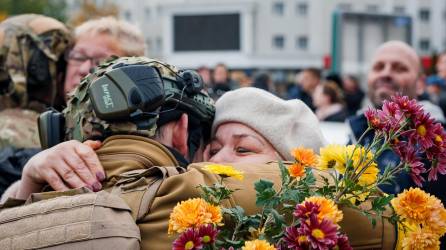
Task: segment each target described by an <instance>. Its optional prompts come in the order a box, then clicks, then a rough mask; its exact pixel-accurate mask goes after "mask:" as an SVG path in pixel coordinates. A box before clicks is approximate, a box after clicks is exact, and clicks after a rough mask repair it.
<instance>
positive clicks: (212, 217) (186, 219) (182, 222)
mask: <svg viewBox="0 0 446 250" xmlns="http://www.w3.org/2000/svg"><path fill="white" fill-rule="evenodd" d="M222 219H223V218H222V215H221V210H220V207H218V206H213V205H211V204H209V203H207V202H206V201H205V200H203V199H201V198H194V199H188V200H186V201H182V202H180V203H178V204H177V205H176V206H175V207H174V208H173V212H172V213H171V214H170V219H169V230H168V232H169V234H171V233H173V232H178V233H181V232H183V231H184V230H186V229H187V228H190V227H194V228H196V227H199V226H201V225H205V224H220V223H221V221H222Z"/></svg>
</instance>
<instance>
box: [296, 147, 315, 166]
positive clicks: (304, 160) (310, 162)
mask: <svg viewBox="0 0 446 250" xmlns="http://www.w3.org/2000/svg"><path fill="white" fill-rule="evenodd" d="M291 154H292V155H293V156H294V159H295V160H296V162H297V163H300V164H302V165H303V166H304V167H308V166H316V164H317V162H318V160H317V155H316V154H315V153H314V151H313V149H308V148H303V147H298V148H294V149H293V150H292V151H291Z"/></svg>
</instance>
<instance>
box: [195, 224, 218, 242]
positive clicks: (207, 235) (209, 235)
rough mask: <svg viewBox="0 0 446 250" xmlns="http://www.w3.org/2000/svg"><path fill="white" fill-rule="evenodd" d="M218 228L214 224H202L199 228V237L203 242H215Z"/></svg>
mask: <svg viewBox="0 0 446 250" xmlns="http://www.w3.org/2000/svg"><path fill="white" fill-rule="evenodd" d="M217 234H218V230H217V229H216V228H215V227H214V225H212V224H207V225H202V226H200V228H198V237H200V238H201V242H202V243H203V244H213V243H214V242H215V239H216V238H217Z"/></svg>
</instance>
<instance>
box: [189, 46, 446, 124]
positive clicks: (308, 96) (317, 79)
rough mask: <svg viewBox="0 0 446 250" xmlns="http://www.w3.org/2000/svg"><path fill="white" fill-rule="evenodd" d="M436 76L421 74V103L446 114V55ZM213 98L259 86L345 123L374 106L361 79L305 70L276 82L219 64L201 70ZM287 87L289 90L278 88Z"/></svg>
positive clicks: (267, 76)
mask: <svg viewBox="0 0 446 250" xmlns="http://www.w3.org/2000/svg"><path fill="white" fill-rule="evenodd" d="M435 69H436V70H435V71H436V74H433V75H423V74H421V75H420V78H419V79H418V81H420V82H419V84H420V85H421V88H422V91H421V93H420V94H418V99H419V100H425V101H430V102H432V103H433V104H435V105H437V106H439V107H440V108H441V110H442V111H443V113H446V52H445V53H442V54H440V55H439V57H438V60H437V62H436V65H435ZM197 71H198V72H199V74H200V75H201V77H202V78H203V80H204V82H205V84H206V87H207V90H208V92H209V93H210V95H211V96H212V97H213V98H214V99H215V100H217V99H218V98H219V97H220V96H221V95H222V94H223V93H225V92H227V91H229V90H233V89H236V88H239V87H256V88H260V89H263V90H267V91H269V92H271V93H273V94H275V95H277V96H279V97H282V98H284V99H288V100H291V99H299V100H302V101H303V102H304V103H305V104H307V105H308V106H309V107H310V108H311V109H312V110H313V111H314V112H315V113H316V115H317V117H318V118H319V120H320V121H328V122H344V121H345V120H346V119H347V117H350V116H354V115H356V114H358V112H361V111H362V109H364V108H365V107H367V106H368V105H369V104H370V103H369V100H367V98H366V97H367V96H366V95H367V88H366V86H367V84H366V83H365V82H364V83H362V82H361V78H360V76H357V75H353V74H345V75H341V74H337V73H330V72H324V71H323V70H321V69H319V68H304V69H302V70H300V71H298V72H296V73H295V75H294V79H293V81H291V82H286V83H285V84H284V83H283V82H276V81H274V80H273V73H272V72H270V71H266V70H259V71H257V72H254V73H253V72H251V71H249V72H248V73H249V74H248V73H246V72H245V71H243V70H233V71H231V70H229V69H228V67H227V65H225V64H224V63H219V64H217V65H215V67H214V68H210V67H206V66H202V67H200V68H198V69H197ZM283 85H285V86H286V87H285V88H278V86H283Z"/></svg>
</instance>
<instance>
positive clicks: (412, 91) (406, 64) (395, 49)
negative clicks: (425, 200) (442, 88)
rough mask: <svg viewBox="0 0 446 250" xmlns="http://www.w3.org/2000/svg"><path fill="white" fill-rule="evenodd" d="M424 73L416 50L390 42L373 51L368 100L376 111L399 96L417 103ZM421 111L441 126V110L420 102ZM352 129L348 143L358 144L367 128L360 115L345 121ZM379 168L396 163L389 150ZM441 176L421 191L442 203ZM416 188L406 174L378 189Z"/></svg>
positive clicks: (366, 138) (365, 139)
mask: <svg viewBox="0 0 446 250" xmlns="http://www.w3.org/2000/svg"><path fill="white" fill-rule="evenodd" d="M422 80H423V73H422V71H421V64H420V61H419V58H418V55H417V53H416V52H415V50H414V49H413V48H412V47H410V46H409V45H408V44H406V43H404V42H401V41H389V42H386V43H384V44H382V45H381V46H379V47H378V48H377V50H376V51H375V53H374V55H373V57H372V62H371V68H370V70H369V72H368V76H367V83H368V88H369V90H368V98H369V99H370V102H371V104H372V105H373V107H375V108H380V107H382V105H383V102H384V101H385V100H389V99H390V97H391V96H393V95H396V94H398V93H400V94H402V95H405V96H408V97H409V98H413V99H416V98H417V96H418V95H420V94H421V93H422V92H423V90H424V83H423V82H422ZM419 103H420V104H421V105H422V106H423V108H424V110H425V111H426V112H428V113H429V114H430V115H431V117H433V118H434V119H436V120H437V121H438V122H443V123H444V121H445V120H444V115H443V112H442V111H441V109H440V108H439V107H438V106H436V105H434V104H432V103H430V102H427V101H419ZM348 125H349V126H350V128H351V131H352V134H351V140H352V142H354V143H357V142H358V139H359V138H360V136H361V135H362V134H363V133H364V132H365V131H366V129H367V127H368V124H367V119H366V117H365V116H364V114H359V115H357V116H355V117H351V118H349V119H348ZM372 138H373V133H368V134H367V135H366V136H364V137H363V139H362V140H361V141H360V142H359V143H361V144H362V145H368V144H370V142H371V141H372ZM377 163H378V167H379V168H380V169H381V171H384V169H385V168H387V167H390V168H392V167H394V166H396V165H397V164H398V163H399V157H398V156H397V155H396V154H395V153H393V152H392V151H391V150H386V151H384V152H383V154H382V155H381V156H380V157H379V158H378V160H377ZM443 178H445V177H444V176H440V177H439V181H436V182H429V183H427V184H426V185H427V186H425V187H423V188H424V189H425V190H426V191H427V192H429V193H431V194H433V195H435V196H437V197H438V198H439V199H441V200H442V201H443V202H445V201H446V193H445V192H444V186H443V185H444V181H442V179H443ZM412 186H415V184H414V183H413V181H412V180H411V178H410V176H409V175H408V174H407V173H401V174H400V175H398V176H396V178H395V180H394V183H392V184H391V185H387V184H386V185H381V186H380V188H381V189H382V190H383V191H384V192H386V193H390V194H398V193H400V192H402V191H403V190H404V189H406V188H409V187H412Z"/></svg>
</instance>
